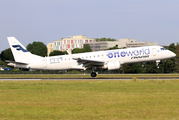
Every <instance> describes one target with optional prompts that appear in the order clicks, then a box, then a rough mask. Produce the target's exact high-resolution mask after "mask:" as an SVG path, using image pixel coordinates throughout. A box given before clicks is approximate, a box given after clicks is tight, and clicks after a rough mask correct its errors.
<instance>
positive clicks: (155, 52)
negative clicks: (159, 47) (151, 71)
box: [152, 48, 157, 56]
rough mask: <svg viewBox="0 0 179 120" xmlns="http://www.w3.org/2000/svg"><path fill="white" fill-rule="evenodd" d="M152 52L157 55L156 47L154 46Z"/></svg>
mask: <svg viewBox="0 0 179 120" xmlns="http://www.w3.org/2000/svg"><path fill="white" fill-rule="evenodd" d="M152 54H153V56H156V55H157V51H156V48H152Z"/></svg>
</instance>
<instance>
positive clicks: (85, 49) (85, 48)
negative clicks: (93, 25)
mask: <svg viewBox="0 0 179 120" xmlns="http://www.w3.org/2000/svg"><path fill="white" fill-rule="evenodd" d="M83 52H92V50H91V48H90V46H89V45H88V44H84V46H83Z"/></svg>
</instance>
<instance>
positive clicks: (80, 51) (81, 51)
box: [72, 48, 83, 54]
mask: <svg viewBox="0 0 179 120" xmlns="http://www.w3.org/2000/svg"><path fill="white" fill-rule="evenodd" d="M75 53H83V49H80V48H74V49H73V50H72V54H75Z"/></svg>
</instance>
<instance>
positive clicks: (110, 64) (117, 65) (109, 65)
mask: <svg viewBox="0 0 179 120" xmlns="http://www.w3.org/2000/svg"><path fill="white" fill-rule="evenodd" d="M120 67H121V64H120V62H119V61H111V62H107V63H106V64H105V65H104V66H103V68H106V69H108V70H117V69H119V68H120Z"/></svg>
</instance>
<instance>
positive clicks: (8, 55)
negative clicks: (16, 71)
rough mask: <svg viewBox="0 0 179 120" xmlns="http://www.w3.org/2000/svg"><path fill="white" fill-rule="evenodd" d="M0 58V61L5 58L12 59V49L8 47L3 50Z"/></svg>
mask: <svg viewBox="0 0 179 120" xmlns="http://www.w3.org/2000/svg"><path fill="white" fill-rule="evenodd" d="M1 60H2V61H5V60H11V61H14V57H13V55H12V51H11V49H10V48H8V49H6V50H3V51H2V52H1Z"/></svg>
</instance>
